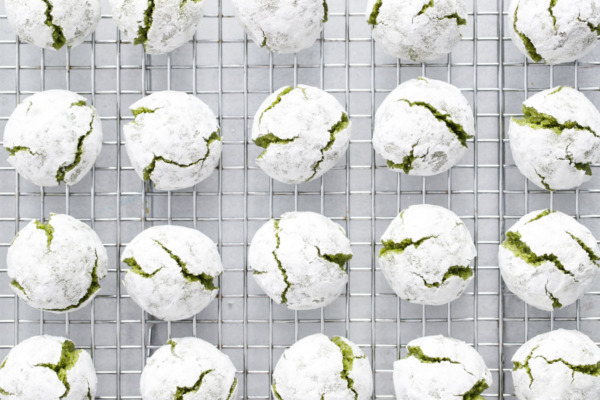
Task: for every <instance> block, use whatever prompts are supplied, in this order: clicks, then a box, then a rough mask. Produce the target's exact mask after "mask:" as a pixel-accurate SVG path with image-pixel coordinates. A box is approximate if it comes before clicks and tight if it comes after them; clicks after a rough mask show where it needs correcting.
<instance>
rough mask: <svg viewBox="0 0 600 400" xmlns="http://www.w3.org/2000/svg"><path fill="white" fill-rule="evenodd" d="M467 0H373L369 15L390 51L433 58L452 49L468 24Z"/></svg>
mask: <svg viewBox="0 0 600 400" xmlns="http://www.w3.org/2000/svg"><path fill="white" fill-rule="evenodd" d="M466 3H467V2H466V1H465V0H403V1H396V0H369V1H368V3H367V11H366V18H367V23H368V24H369V25H371V28H372V35H373V39H375V41H376V42H377V43H378V44H379V45H381V46H382V47H383V49H384V50H385V52H386V53H388V54H390V55H392V56H394V57H396V58H402V59H405V60H412V61H417V62H425V61H432V60H435V59H436V58H440V57H442V56H444V55H446V54H448V53H450V52H451V51H452V49H453V48H454V46H456V44H457V43H458V42H459V41H460V39H461V37H462V35H461V33H460V28H461V26H463V25H466V24H467V4H466Z"/></svg>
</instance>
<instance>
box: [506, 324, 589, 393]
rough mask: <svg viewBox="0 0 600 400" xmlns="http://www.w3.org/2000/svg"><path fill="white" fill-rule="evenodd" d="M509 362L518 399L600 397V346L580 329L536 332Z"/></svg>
mask: <svg viewBox="0 0 600 400" xmlns="http://www.w3.org/2000/svg"><path fill="white" fill-rule="evenodd" d="M512 362H513V364H514V368H513V372H512V377H513V382H514V384H515V393H516V395H517V398H518V399H519V400H538V399H549V400H562V399H565V400H567V399H568V400H596V399H599V398H600V349H598V346H596V345H595V344H594V342H593V341H592V339H590V338H589V337H588V336H586V335H584V334H583V333H581V332H577V331H569V330H565V329H558V330H555V331H552V332H548V333H544V334H541V335H538V336H536V337H534V338H533V339H531V340H529V341H528V342H527V343H525V344H524V345H523V346H521V347H519V350H517V352H516V353H515V355H514V356H513V358H512Z"/></svg>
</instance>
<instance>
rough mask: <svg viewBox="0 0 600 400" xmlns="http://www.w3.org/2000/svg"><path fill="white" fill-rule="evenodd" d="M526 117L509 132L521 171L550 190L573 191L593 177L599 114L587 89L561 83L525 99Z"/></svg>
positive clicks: (598, 155)
mask: <svg viewBox="0 0 600 400" xmlns="http://www.w3.org/2000/svg"><path fill="white" fill-rule="evenodd" d="M523 113H524V114H525V116H524V117H523V118H521V119H516V118H512V119H511V121H510V129H509V131H508V135H509V137H510V148H511V150H512V156H513V158H514V160H515V163H516V164H517V167H518V168H519V171H521V173H522V174H523V175H525V176H526V177H527V178H528V179H529V180H530V181H532V182H533V183H535V184H536V185H537V186H539V187H540V188H543V189H547V190H563V189H572V188H575V187H578V186H580V185H582V184H583V183H585V182H587V181H589V180H590V179H591V177H592V168H591V164H593V163H598V162H600V112H598V109H596V107H595V106H594V105H593V104H592V102H591V101H589V100H588V99H587V98H586V97H585V95H583V93H581V92H578V91H577V90H575V89H572V88H570V87H564V86H559V87H556V88H553V89H548V90H544V91H543V92H540V93H537V94H535V95H533V96H531V97H530V98H529V99H527V100H525V102H524V103H523Z"/></svg>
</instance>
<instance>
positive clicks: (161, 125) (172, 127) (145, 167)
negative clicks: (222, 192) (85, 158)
mask: <svg viewBox="0 0 600 400" xmlns="http://www.w3.org/2000/svg"><path fill="white" fill-rule="evenodd" d="M190 1H191V0H190ZM130 109H131V112H132V113H133V116H134V120H133V121H132V122H130V123H128V124H127V125H126V126H125V128H124V134H125V144H126V146H127V154H128V155H129V159H130V160H131V163H132V164H133V168H134V169H135V171H136V172H137V174H138V175H139V177H140V178H141V179H143V180H144V181H148V180H151V181H152V182H153V183H154V187H155V188H156V189H159V190H177V189H183V188H188V187H191V186H194V185H196V184H197V183H199V182H201V181H202V180H204V179H206V178H207V177H208V176H209V175H210V174H211V173H212V172H213V171H214V170H215V167H216V166H217V164H218V163H219V159H220V157H221V149H222V147H223V145H222V143H221V135H220V129H219V125H218V123H217V119H216V117H215V114H214V113H213V112H212V110H211V109H210V108H209V107H208V106H207V105H206V104H205V103H204V102H203V101H202V100H200V99H199V98H197V97H196V96H193V95H190V94H187V93H184V92H175V91H163V92H156V93H153V94H151V95H149V96H146V97H144V98H142V99H141V100H138V101H136V102H135V103H134V104H133V105H131V107H130Z"/></svg>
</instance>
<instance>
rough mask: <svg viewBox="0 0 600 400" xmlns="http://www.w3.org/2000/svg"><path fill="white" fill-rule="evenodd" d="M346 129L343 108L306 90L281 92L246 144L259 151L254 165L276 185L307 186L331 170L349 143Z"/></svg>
mask: <svg viewBox="0 0 600 400" xmlns="http://www.w3.org/2000/svg"><path fill="white" fill-rule="evenodd" d="M351 128H352V124H351V122H350V120H349V119H348V114H346V111H345V110H344V107H342V105H341V104H340V103H339V102H338V101H337V100H336V98H335V97H333V96H332V95H330V94H329V93H327V92H325V91H323V90H321V89H317V88H315V87H312V86H306V85H298V86H296V87H295V88H293V87H291V86H286V87H283V88H281V89H279V90H277V91H276V92H275V93H273V94H272V95H270V96H269V97H267V99H266V100H265V101H264V102H263V103H262V104H261V106H260V107H259V109H258V112H257V113H256V116H255V117H254V124H253V126H252V141H253V142H254V143H255V144H256V145H257V146H259V147H262V148H264V151H263V152H262V153H261V154H260V155H259V156H258V157H257V158H256V164H257V165H258V166H259V167H260V168H261V169H262V170H263V171H264V172H265V173H266V174H267V175H269V176H270V177H271V178H273V179H276V180H278V181H280V182H284V183H288V184H290V185H292V184H300V183H304V182H310V181H313V180H315V179H317V178H318V177H320V176H321V175H323V174H324V173H325V172H327V171H329V170H330V169H331V168H333V166H335V165H336V164H337V163H338V162H339V161H340V160H341V159H342V157H343V156H344V154H345V153H346V149H348V145H349V144H350V133H351Z"/></svg>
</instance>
